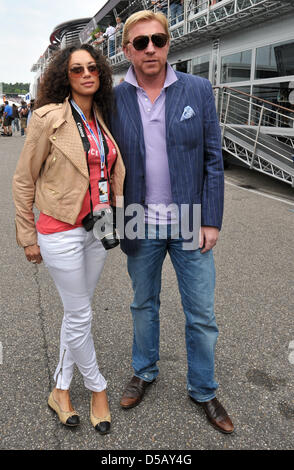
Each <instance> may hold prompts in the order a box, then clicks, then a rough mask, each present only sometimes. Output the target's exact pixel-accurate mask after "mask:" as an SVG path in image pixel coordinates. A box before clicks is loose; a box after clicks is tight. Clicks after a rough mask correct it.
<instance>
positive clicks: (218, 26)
mask: <svg viewBox="0 0 294 470" xmlns="http://www.w3.org/2000/svg"><path fill="white" fill-rule="evenodd" d="M214 1H215V3H214V4H213V5H211V3H210V2H209V0H184V3H183V5H184V9H183V14H182V15H181V17H178V18H176V21H173V23H174V24H171V21H170V18H169V26H170V34H171V44H170V52H173V51H177V50H181V49H183V47H186V46H187V45H189V46H191V45H193V44H197V43H200V42H202V41H207V40H209V39H215V38H217V37H218V36H219V35H220V34H223V33H224V32H229V31H236V30H238V29H239V28H240V27H246V26H250V25H253V24H255V23H261V22H263V21H267V20H269V19H270V18H272V17H276V16H279V15H284V14H286V13H287V12H289V9H290V8H291V9H292V8H293V10H294V1H293V0H218V1H217V0H214ZM142 2H143V0H140V1H137V2H133V3H132V8H133V11H136V10H141V9H142V7H143V5H142ZM212 3H213V2H212ZM153 8H154V7H153ZM153 8H152V9H153ZM118 44H119V45H120V44H121V43H119V41H118ZM103 49H104V50H103V53H104V54H105V55H107V56H108V57H109V60H110V63H111V65H112V69H113V71H114V72H118V71H120V70H121V69H123V68H125V67H126V66H127V65H128V61H127V60H126V59H125V57H124V55H123V53H122V52H121V48H120V47H116V48H115V54H114V55H113V56H111V57H110V54H109V48H108V47H107V46H106V44H104V45H103Z"/></svg>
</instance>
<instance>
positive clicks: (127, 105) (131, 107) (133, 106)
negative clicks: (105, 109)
mask: <svg viewBox="0 0 294 470" xmlns="http://www.w3.org/2000/svg"><path fill="white" fill-rule="evenodd" d="M122 100H123V102H124V109H125V110H126V112H127V117H128V120H129V122H130V124H131V125H132V127H133V128H134V130H135V131H136V133H137V134H138V136H139V139H140V140H141V137H142V136H143V127H142V120H141V115H140V109H139V105H138V100H137V90H136V87H134V86H133V85H130V84H128V86H127V87H125V89H124V90H123V93H122Z"/></svg>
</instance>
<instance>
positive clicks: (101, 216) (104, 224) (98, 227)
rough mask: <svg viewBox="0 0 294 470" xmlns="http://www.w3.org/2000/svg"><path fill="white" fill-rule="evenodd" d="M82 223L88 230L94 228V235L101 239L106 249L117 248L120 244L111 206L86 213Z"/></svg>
mask: <svg viewBox="0 0 294 470" xmlns="http://www.w3.org/2000/svg"><path fill="white" fill-rule="evenodd" d="M82 223H83V226H84V228H85V230H86V231H87V232H89V231H90V230H92V229H93V235H94V237H95V238H97V239H99V240H101V242H102V245H103V246H104V248H105V250H110V249H111V248H115V247H116V246H117V245H118V244H119V239H118V237H117V234H116V230H115V227H114V224H113V212H112V209H111V207H105V208H103V209H100V210H99V211H94V212H93V214H91V213H90V214H88V215H86V217H84V218H83V221H82Z"/></svg>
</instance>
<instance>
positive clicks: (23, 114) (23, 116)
mask: <svg viewBox="0 0 294 470" xmlns="http://www.w3.org/2000/svg"><path fill="white" fill-rule="evenodd" d="M28 114H29V108H28V106H27V104H26V102H25V101H22V102H21V107H20V108H19V117H20V135H22V136H25V135H26V131H27V121H28Z"/></svg>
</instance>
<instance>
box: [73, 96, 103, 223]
mask: <svg viewBox="0 0 294 470" xmlns="http://www.w3.org/2000/svg"><path fill="white" fill-rule="evenodd" d="M70 105H71V110H72V115H73V118H74V120H75V122H76V125H77V128H78V131H79V134H80V137H81V139H82V143H83V147H84V150H85V153H86V159H87V167H88V172H89V193H90V205H91V214H92V215H93V202H92V194H91V184H90V167H89V151H90V148H91V145H90V142H89V139H88V136H87V133H86V130H85V124H88V123H87V121H86V120H85V121H84V119H83V118H82V116H81V115H80V112H79V111H78V110H77V109H76V107H75V106H74V104H73V103H72V102H70ZM95 120H96V127H97V131H98V129H99V131H98V135H99V137H100V142H102V145H99V146H98V145H97V147H98V150H99V152H100V159H101V177H104V171H103V169H104V163H105V166H106V176H107V181H108V183H109V193H110V194H109V199H110V201H111V199H112V193H111V186H110V181H109V174H108V161H107V155H108V152H109V148H108V145H107V142H106V139H105V137H104V135H103V133H102V132H101V130H100V127H99V124H98V121H97V119H96V116H95ZM89 127H90V126H89ZM87 128H88V126H87ZM90 130H91V134H92V135H93V134H94V133H93V131H92V129H91V128H90ZM96 141H97V139H96V136H95V142H96ZM101 148H103V150H102V154H101V151H100V149H101Z"/></svg>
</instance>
